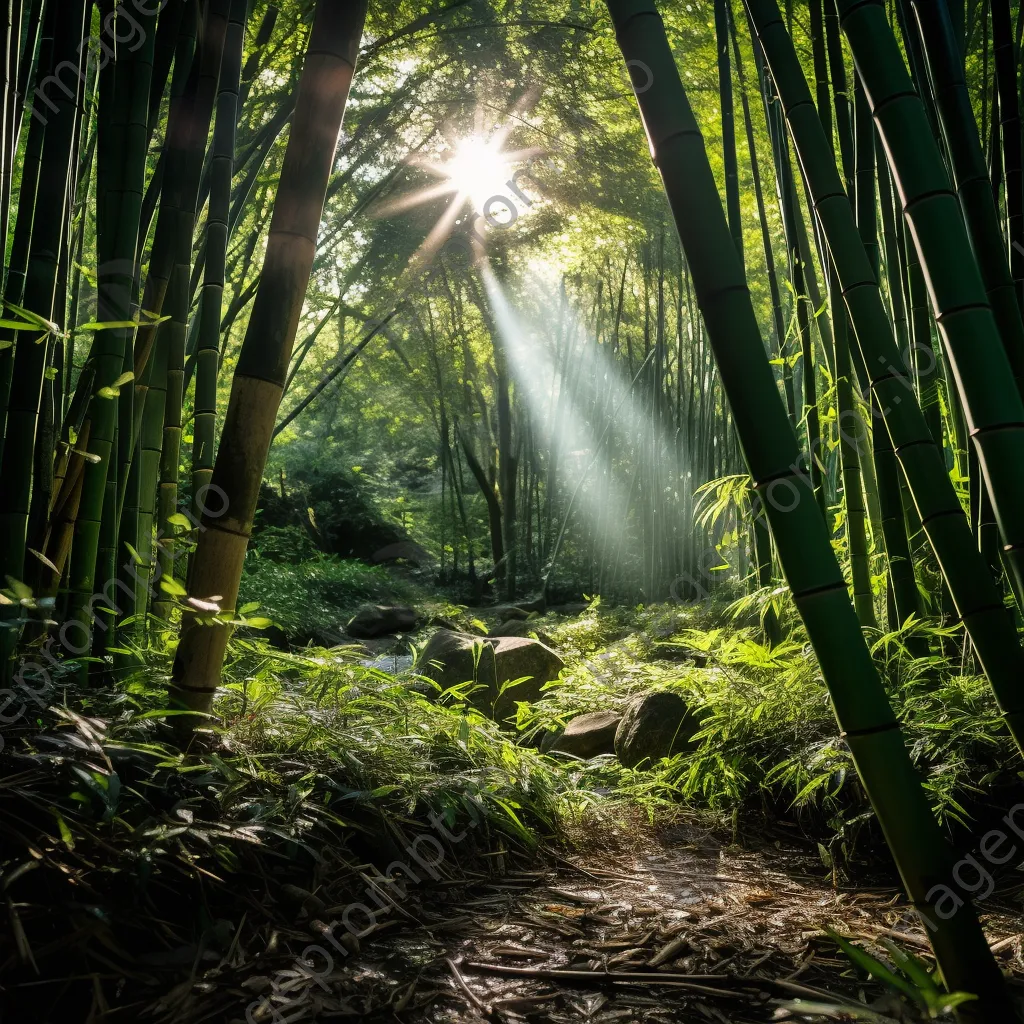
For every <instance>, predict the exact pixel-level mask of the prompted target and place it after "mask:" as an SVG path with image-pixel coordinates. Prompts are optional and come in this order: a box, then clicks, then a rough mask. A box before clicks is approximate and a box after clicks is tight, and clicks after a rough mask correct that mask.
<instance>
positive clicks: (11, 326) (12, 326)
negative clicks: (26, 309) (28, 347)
mask: <svg viewBox="0 0 1024 1024" xmlns="http://www.w3.org/2000/svg"><path fill="white" fill-rule="evenodd" d="M0 327H4V328H6V329H7V330H8V331H38V330H39V324H35V323H30V322H28V321H25V320H7V319H0Z"/></svg>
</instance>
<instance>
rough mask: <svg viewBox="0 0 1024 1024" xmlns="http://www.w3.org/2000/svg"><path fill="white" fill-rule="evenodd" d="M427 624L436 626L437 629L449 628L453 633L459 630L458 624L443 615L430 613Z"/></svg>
mask: <svg viewBox="0 0 1024 1024" xmlns="http://www.w3.org/2000/svg"><path fill="white" fill-rule="evenodd" d="M427 625H428V626H436V627H437V628H438V629H450V630H452V631H453V632H455V633H457V632H458V631H459V627H458V625H457V624H456V623H455V622H453V621H452V620H451V619H446V618H445V617H444V616H443V615H431V617H430V621H429V622H428V623H427Z"/></svg>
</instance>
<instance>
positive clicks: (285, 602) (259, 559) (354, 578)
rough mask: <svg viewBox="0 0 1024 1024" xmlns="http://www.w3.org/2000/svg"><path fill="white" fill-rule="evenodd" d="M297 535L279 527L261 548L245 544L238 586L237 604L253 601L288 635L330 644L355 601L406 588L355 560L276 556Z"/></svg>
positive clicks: (389, 596) (393, 595)
mask: <svg viewBox="0 0 1024 1024" xmlns="http://www.w3.org/2000/svg"><path fill="white" fill-rule="evenodd" d="M265 532H269V531H265ZM297 536H298V535H297V534H296V533H294V532H284V531H281V532H279V533H275V534H273V535H272V536H271V537H270V538H268V547H267V548H266V549H264V548H263V546H262V542H261V544H260V545H259V546H257V547H254V548H252V549H250V551H249V554H248V555H247V556H246V569H245V572H244V573H243V575H242V587H241V591H240V601H241V603H242V604H248V603H254V604H258V606H259V613H260V615H261V616H264V617H266V618H270V619H272V620H273V621H274V623H275V624H276V625H277V626H279V627H280V628H281V629H282V630H283V631H284V632H285V634H286V635H287V636H288V637H289V638H290V639H292V640H294V641H296V642H298V643H306V642H308V641H309V640H315V641H316V642H318V643H320V644H322V645H327V646H332V645H333V644H335V643H337V639H336V637H337V634H338V633H340V632H341V630H342V629H343V627H344V625H345V622H346V621H347V619H348V618H349V617H350V616H351V614H352V613H353V612H354V611H355V609H356V608H357V607H358V606H359V605H360V604H362V603H363V602H366V601H376V602H381V601H389V600H398V599H401V598H402V597H403V596H404V595H405V594H406V593H407V588H406V587H403V585H402V583H401V581H400V580H398V579H396V578H395V577H394V576H393V575H392V574H390V573H389V572H388V571H387V570H386V569H384V568H382V567H380V566H371V565H367V564H366V563H365V562H360V561H358V560H356V559H342V558H335V557H334V556H332V555H322V554H316V555H314V556H313V557H311V558H305V559H304V560H301V561H282V560H281V558H280V554H281V551H282V548H283V549H285V550H287V549H288V548H289V547H292V546H297V545H296V540H297ZM332 637H334V639H332Z"/></svg>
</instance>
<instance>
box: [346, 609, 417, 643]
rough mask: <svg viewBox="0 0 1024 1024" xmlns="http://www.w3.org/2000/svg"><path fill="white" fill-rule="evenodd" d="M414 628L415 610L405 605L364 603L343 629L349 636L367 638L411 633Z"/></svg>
mask: <svg viewBox="0 0 1024 1024" xmlns="http://www.w3.org/2000/svg"><path fill="white" fill-rule="evenodd" d="M415 628H416V612H415V610H414V609H412V608H409V607H408V606H407V605H383V604H368V605H364V606H363V607H362V608H360V609H359V611H357V612H356V614H355V615H354V616H352V618H351V619H349V622H348V625H347V626H346V627H345V631H346V632H347V633H348V635H349V636H354V637H356V638H358V639H360V640H368V639H372V638H374V637H378V636H387V635H389V634H391V633H411V632H412V631H413V630H414V629H415Z"/></svg>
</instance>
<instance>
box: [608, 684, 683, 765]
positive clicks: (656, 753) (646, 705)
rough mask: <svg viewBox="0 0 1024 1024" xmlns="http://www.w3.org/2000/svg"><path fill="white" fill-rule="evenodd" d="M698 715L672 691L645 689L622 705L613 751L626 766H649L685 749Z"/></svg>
mask: <svg viewBox="0 0 1024 1024" xmlns="http://www.w3.org/2000/svg"><path fill="white" fill-rule="evenodd" d="M699 728H700V719H698V718H697V716H696V715H694V714H693V713H692V712H691V711H690V709H689V708H688V707H687V706H686V701H684V700H683V698H682V697H680V696H678V695H677V694H675V693H668V692H666V691H660V692H657V693H649V694H647V695H646V696H645V697H641V698H640V699H639V700H637V701H634V702H633V703H632V704H630V705H629V707H628V708H626V711H625V713H624V714H623V716H622V721H621V722H619V726H618V728H617V729H616V731H615V753H616V754H617V755H618V757H619V760H620V761H621V762H622V763H623V764H624V765H625V766H626V767H627V768H637V767H640V766H643V767H647V768H649V767H650V766H651V765H653V764H654V762H655V761H658V760H660V759H661V758H663V757H669V756H670V755H671V754H676V753H679V752H680V751H681V750H685V749H687V747H688V746H689V745H690V740H691V738H692V737H693V734H694V733H695V732H697V730H698V729H699Z"/></svg>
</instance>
